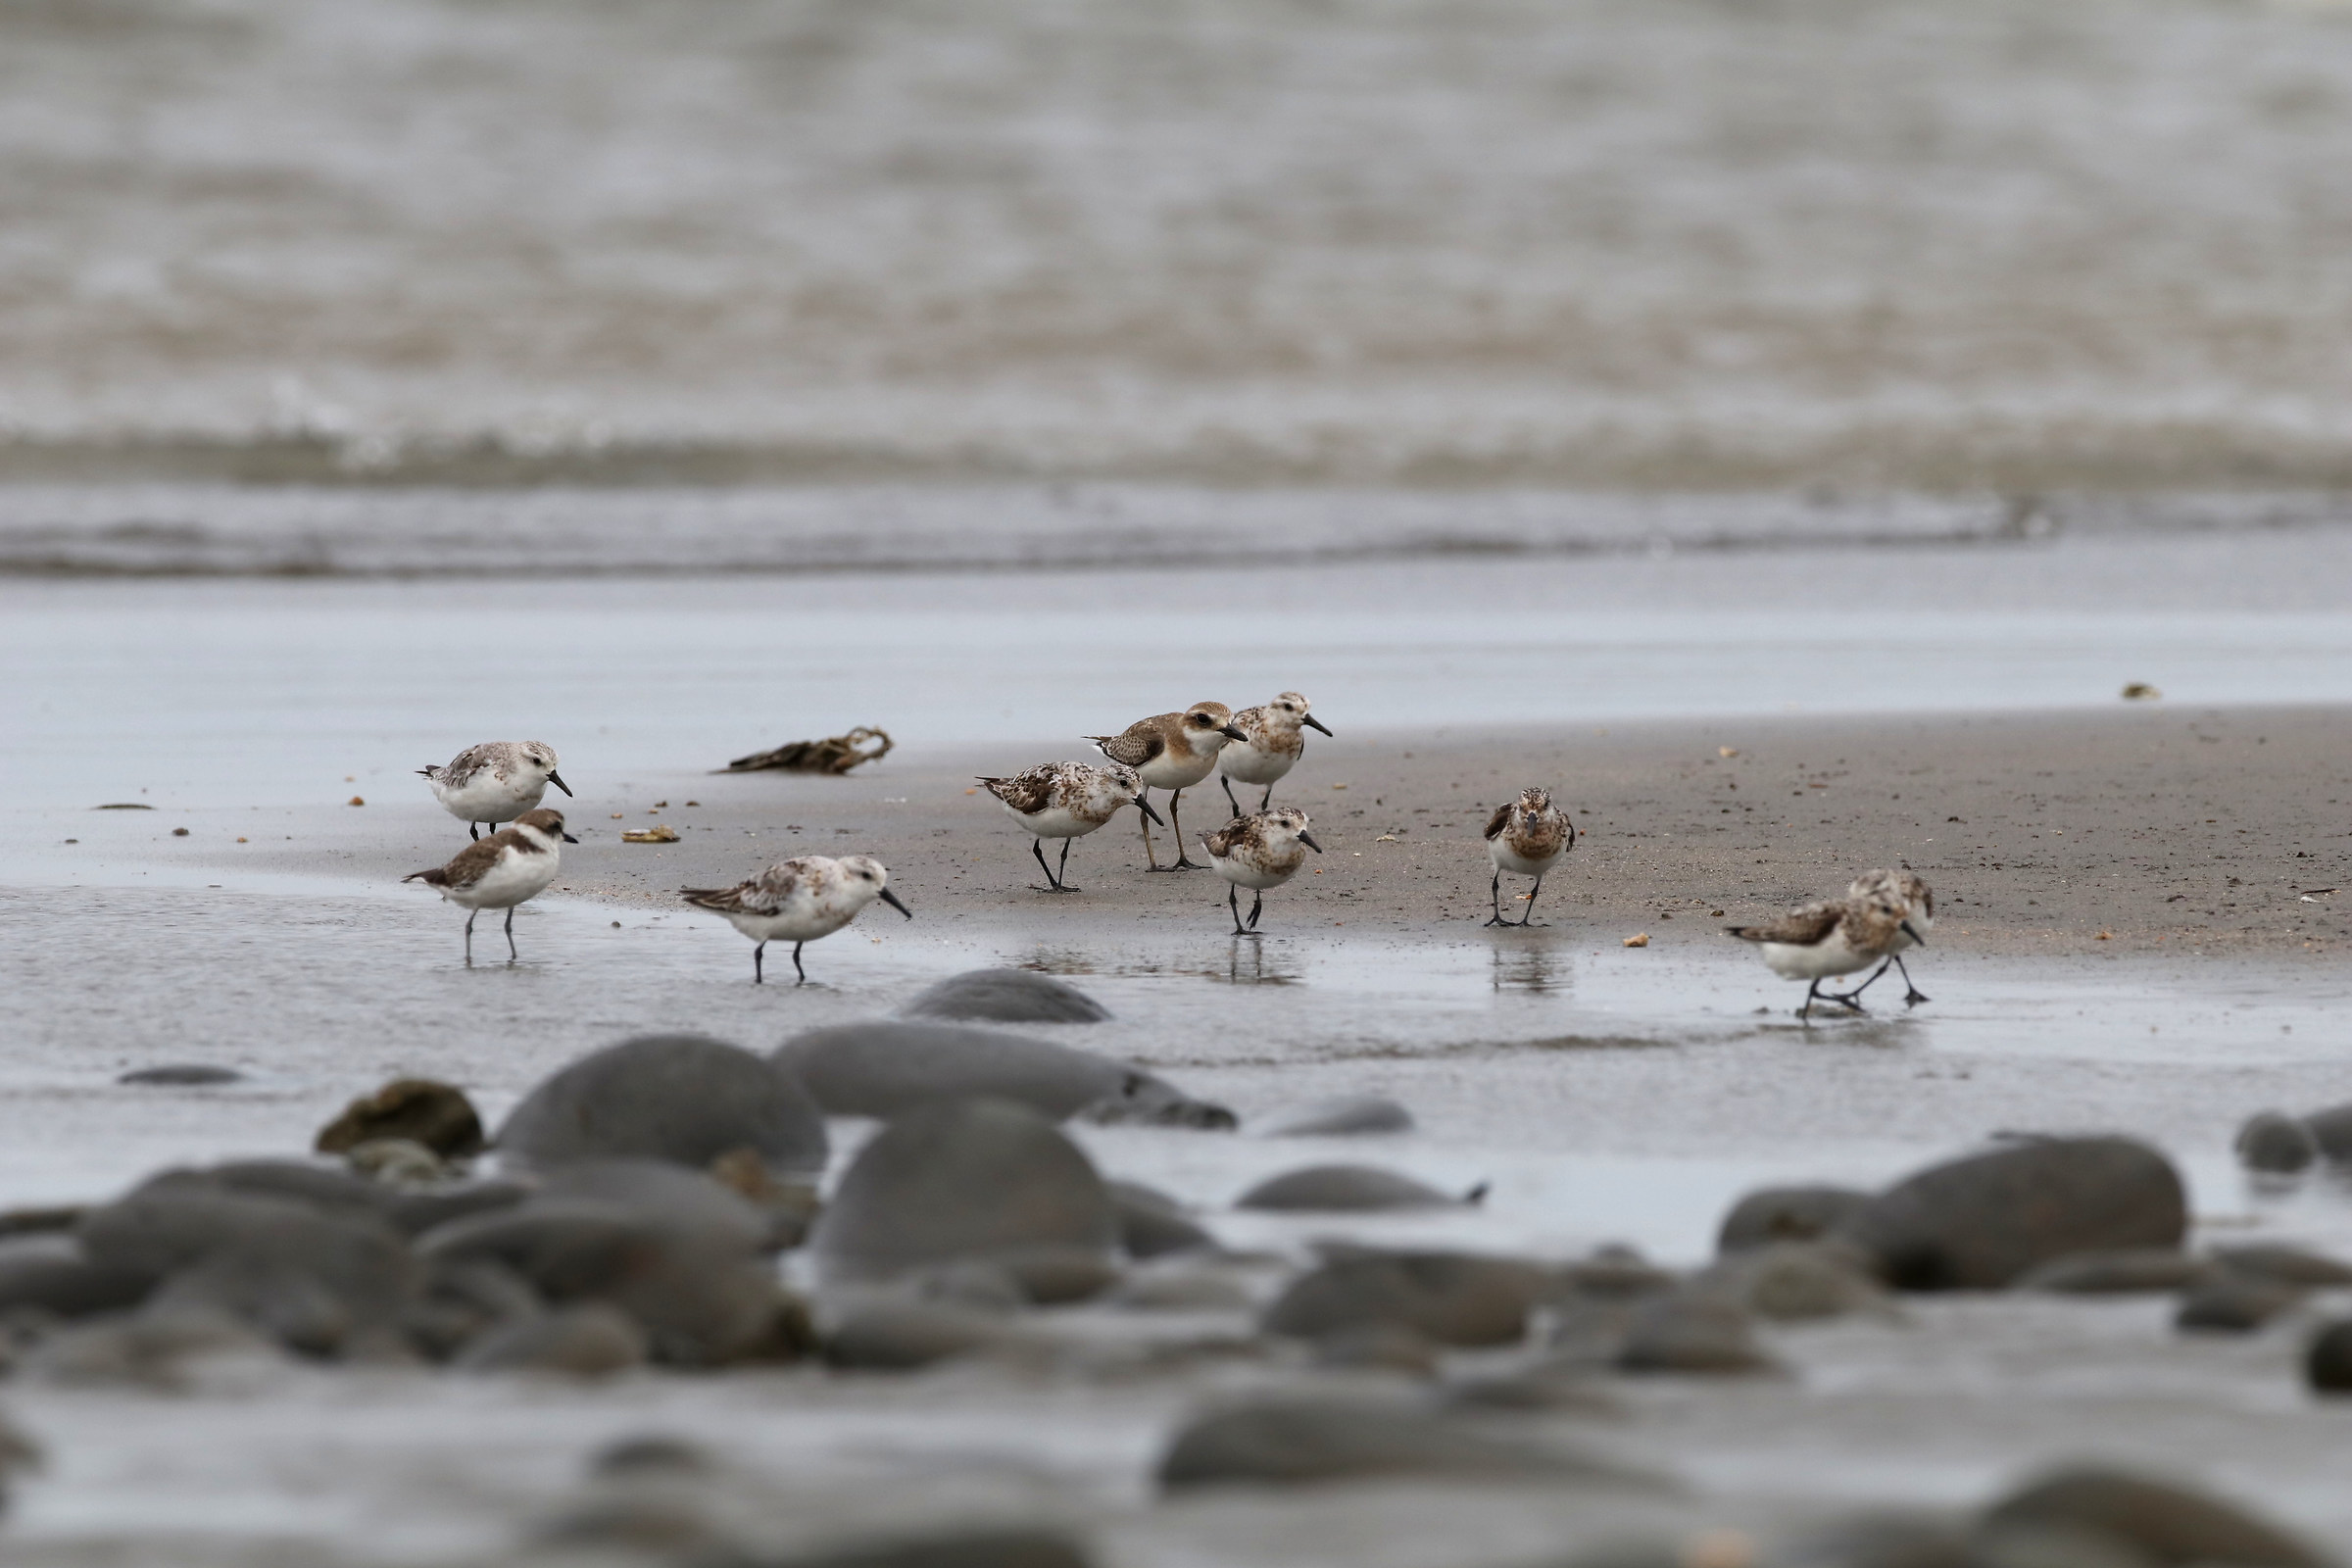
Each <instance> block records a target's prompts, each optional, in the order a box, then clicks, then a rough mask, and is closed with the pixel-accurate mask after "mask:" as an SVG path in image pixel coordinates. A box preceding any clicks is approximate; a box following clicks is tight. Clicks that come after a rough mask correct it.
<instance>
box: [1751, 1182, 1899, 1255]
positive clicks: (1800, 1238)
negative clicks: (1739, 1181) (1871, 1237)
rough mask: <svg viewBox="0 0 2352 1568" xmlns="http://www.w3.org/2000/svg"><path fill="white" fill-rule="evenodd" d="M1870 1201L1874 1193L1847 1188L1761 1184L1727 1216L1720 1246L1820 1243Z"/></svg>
mask: <svg viewBox="0 0 2352 1568" xmlns="http://www.w3.org/2000/svg"><path fill="white" fill-rule="evenodd" d="M1869 1203H1870V1194H1868V1193H1863V1192H1856V1191H1854V1190H1853V1189H1851V1188H1846V1187H1763V1188H1758V1189H1757V1190H1756V1191H1755V1192H1752V1193H1749V1194H1748V1195H1747V1196H1746V1197H1745V1198H1742V1199H1740V1201H1739V1202H1737V1203H1734V1204H1733V1205H1732V1210H1731V1212H1730V1213H1728V1214H1726V1215H1724V1216H1723V1224H1722V1226H1721V1227H1720V1228H1719V1229H1718V1230H1717V1232H1716V1235H1715V1250H1716V1251H1718V1252H1738V1251H1742V1250H1745V1249H1747V1248H1751V1247H1768V1246H1770V1245H1771V1244H1772V1243H1774V1242H1810V1241H1817V1240H1819V1239H1820V1238H1822V1237H1824V1236H1827V1235H1829V1234H1830V1233H1831V1232H1832V1231H1834V1230H1836V1229H1837V1228H1838V1226H1840V1225H1842V1224H1844V1223H1845V1222H1846V1221H1847V1220H1848V1219H1851V1218H1852V1217H1853V1216H1854V1215H1855V1214H1857V1213H1859V1212H1861V1210H1862V1209H1864V1208H1865V1207H1867V1206H1868V1205H1869Z"/></svg>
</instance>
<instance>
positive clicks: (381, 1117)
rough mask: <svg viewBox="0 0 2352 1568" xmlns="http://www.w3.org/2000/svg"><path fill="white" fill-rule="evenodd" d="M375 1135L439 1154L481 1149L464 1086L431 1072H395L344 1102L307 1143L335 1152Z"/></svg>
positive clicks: (369, 1140) (447, 1156) (460, 1155)
mask: <svg viewBox="0 0 2352 1568" xmlns="http://www.w3.org/2000/svg"><path fill="white" fill-rule="evenodd" d="M380 1138H405V1139H407V1140H408V1141H409V1142H411V1143H413V1144H422V1145H423V1146H424V1147H425V1148H427V1149H429V1150H431V1151H432V1152H434V1153H436V1154H438V1155H440V1156H441V1157H442V1158H444V1159H463V1158H465V1157H466V1156H467V1155H469V1154H478V1153H480V1152H482V1150H483V1148H484V1144H483V1141H482V1118H481V1116H480V1115H479V1114H478V1113H476V1111H475V1110H474V1108H473V1102H472V1101H470V1100H467V1099H466V1092H465V1091H464V1090H462V1089H459V1088H456V1087H455V1086H454V1085H450V1084H445V1083H437V1082H435V1081H434V1080H433V1079H430V1078H395V1079H393V1080H392V1081H391V1082H390V1083H388V1084H386V1085H384V1086H383V1087H382V1088H381V1089H378V1090H377V1091H375V1093H373V1094H371V1095H362V1096H361V1097H360V1098H359V1099H357V1100H355V1101H353V1102H352V1103H350V1104H348V1105H346V1106H344V1107H343V1114H341V1115H340V1116H337V1117H336V1118H335V1119H334V1120H333V1121H330V1122H328V1123H327V1124H326V1125H325V1126H324V1127H321V1128H319V1137H318V1141H317V1142H316V1143H314V1144H313V1145H312V1147H313V1148H315V1149H317V1150H318V1151H319V1152H320V1153H321V1154H340V1153H343V1152H346V1151H347V1150H350V1149H353V1148H355V1147H357V1146H358V1145H361V1144H367V1143H373V1142H375V1141H376V1140H377V1139H380Z"/></svg>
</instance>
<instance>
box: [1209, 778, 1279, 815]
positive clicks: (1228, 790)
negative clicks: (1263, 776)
mask: <svg viewBox="0 0 2352 1568" xmlns="http://www.w3.org/2000/svg"><path fill="white" fill-rule="evenodd" d="M1217 782H1218V783H1220V784H1222V785H1224V786H1225V804H1226V805H1227V806H1230V807H1232V808H1233V814H1234V815H1236V816H1239V815H1241V814H1242V803H1241V802H1239V801H1237V800H1235V799H1234V798H1233V780H1231V779H1229V778H1227V777H1226V776H1225V775H1224V774H1222V773H1219V774H1218V775H1217ZM1266 793H1267V794H1269V795H1271V794H1272V793H1273V790H1272V789H1271V788H1269V789H1268V790H1267V791H1266ZM1258 809H1259V810H1261V811H1262V810H1264V809H1265V808H1264V807H1262V806H1261V807H1259V808H1258Z"/></svg>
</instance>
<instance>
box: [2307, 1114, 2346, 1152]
mask: <svg viewBox="0 0 2352 1568" xmlns="http://www.w3.org/2000/svg"><path fill="white" fill-rule="evenodd" d="M2303 1125H2304V1126H2306V1127H2308V1128H2310V1129H2311V1136H2312V1141H2313V1142H2315V1143H2316V1144H2318V1145H2319V1149H2320V1152H2321V1154H2322V1155H2324V1156H2326V1157H2327V1158H2328V1159H2330V1160H2335V1161H2338V1162H2341V1161H2344V1160H2352V1104H2348V1105H2330V1106H2328V1107H2327V1109H2326V1110H2321V1111H2314V1112H2313V1113H2312V1114H2311V1115H2308V1116H2306V1117H2304V1118H2303Z"/></svg>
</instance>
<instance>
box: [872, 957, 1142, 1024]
mask: <svg viewBox="0 0 2352 1568" xmlns="http://www.w3.org/2000/svg"><path fill="white" fill-rule="evenodd" d="M899 1010H900V1011H901V1012H903V1013H905V1014H906V1015H907V1017H910V1018H984V1019H987V1020H988V1021H990V1022H992V1023H1101V1022H1102V1021H1103V1019H1105V1018H1107V1017H1109V1016H1110V1012H1109V1010H1108V1009H1107V1008H1105V1007H1104V1006H1103V1005H1102V1004H1101V1003H1099V1002H1097V1001H1096V1000H1095V999H1094V998H1092V997H1090V996H1088V995H1087V994H1086V993H1085V992H1083V991H1081V990H1079V989H1078V988H1077V987H1076V986H1073V985H1067V984H1065V983H1063V982H1062V981H1059V980H1056V979H1054V977H1053V976H1051V975H1044V974H1039V973H1038V972H1037V971H1036V970H1034V969H974V970H971V971H970V972H969V973H966V974H959V975H955V976H953V977H951V978H949V979H946V980H942V981H941V982H940V983H939V984H937V985H935V986H933V987H931V988H930V989H929V990H928V991H925V992H924V993H923V994H922V995H920V996H918V997H916V998H915V999H914V1000H913V1001H912V1002H909V1003H908V1004H907V1005H906V1006H904V1007H902V1008H900V1009H899Z"/></svg>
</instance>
